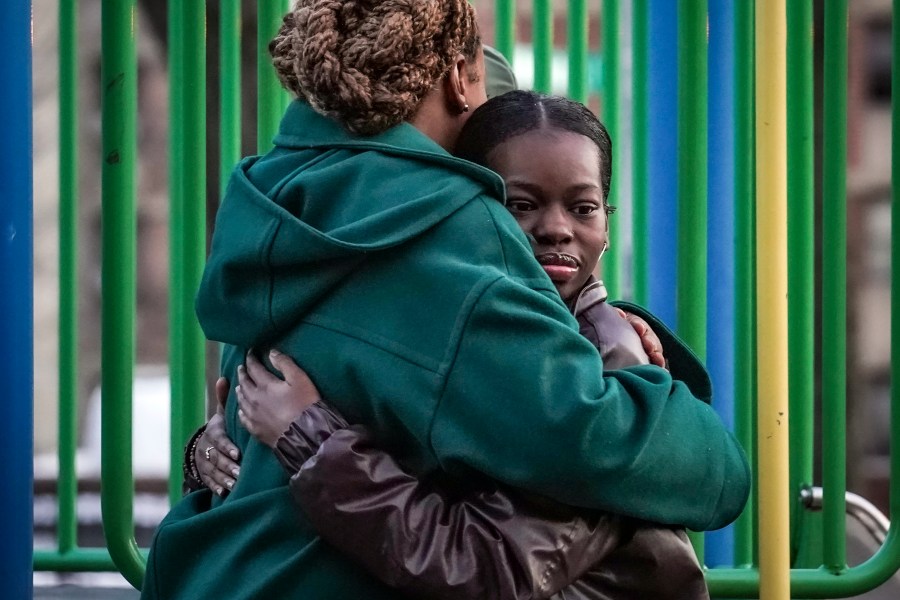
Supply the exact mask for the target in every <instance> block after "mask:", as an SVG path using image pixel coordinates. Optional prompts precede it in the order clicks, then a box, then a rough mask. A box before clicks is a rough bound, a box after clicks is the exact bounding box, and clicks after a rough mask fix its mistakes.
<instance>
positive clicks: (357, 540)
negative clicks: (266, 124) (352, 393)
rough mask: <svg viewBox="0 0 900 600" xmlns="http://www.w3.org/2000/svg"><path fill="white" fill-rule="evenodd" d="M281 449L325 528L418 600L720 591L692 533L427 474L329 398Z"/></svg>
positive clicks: (681, 597)
mask: <svg viewBox="0 0 900 600" xmlns="http://www.w3.org/2000/svg"><path fill="white" fill-rule="evenodd" d="M275 453H276V455H277V456H278V458H279V460H280V461H281V462H282V464H283V465H285V467H286V468H287V469H289V470H290V471H291V472H294V473H295V474H294V476H293V477H292V478H291V492H292V494H293V495H294V498H295V499H296V501H297V503H298V504H299V505H300V506H301V507H302V508H303V509H304V511H305V512H306V513H307V514H308V515H309V518H310V519H311V521H312V522H313V524H314V525H315V527H316V529H317V530H318V531H319V533H320V535H321V536H322V537H323V538H324V539H325V540H326V541H328V542H329V543H331V544H332V545H334V546H336V547H337V548H338V549H339V550H341V552H344V553H345V554H348V555H350V556H351V557H353V558H354V559H355V560H357V561H359V562H360V563H362V564H363V565H364V566H365V567H366V569H367V570H369V571H370V572H371V573H374V574H375V575H377V576H378V577H379V579H381V580H382V581H384V582H385V583H387V584H388V585H391V586H393V587H396V588H397V589H398V590H400V591H402V592H403V593H404V594H406V595H409V596H411V597H415V598H427V599H429V600H472V599H484V600H488V599H490V600H525V599H538V598H552V599H553V600H628V599H634V600H644V599H650V598H652V599H663V600H665V599H671V600H676V599H678V600H690V599H706V598H709V595H708V592H707V590H706V584H705V582H704V579H703V573H702V571H701V569H700V566H699V564H698V563H697V559H696V557H695V556H694V551H693V549H692V547H691V545H690V543H689V541H688V539H687V536H686V535H685V533H684V530H682V529H678V528H673V527H666V526H662V525H656V524H652V523H645V522H641V521H638V520H636V519H631V518H627V517H623V516H620V515H614V514H611V513H606V512H601V511H588V510H585V509H576V508H573V507H568V506H564V505H561V504H559V503H556V502H552V501H549V500H545V499H543V498H538V497H535V496H529V495H525V494H522V493H520V492H518V491H516V490H512V489H510V488H506V487H503V486H501V485H499V484H496V483H492V482H488V481H483V480H481V479H479V480H477V481H476V482H474V483H471V484H470V485H465V487H464V489H462V490H460V489H458V488H459V487H460V485H461V484H459V483H455V484H454V485H444V484H442V483H440V482H435V481H422V480H420V479H418V478H416V477H415V476H413V475H411V474H409V473H408V472H406V471H405V470H404V469H403V468H402V467H401V466H400V465H399V463H398V462H397V461H395V460H394V459H393V457H391V455H389V454H387V453H385V452H384V451H383V450H381V449H379V448H378V447H376V445H375V443H374V440H373V439H372V437H371V436H370V434H369V433H368V432H367V430H366V429H365V428H363V427H360V426H347V424H346V423H345V422H344V421H343V419H342V418H341V417H340V416H338V415H337V414H336V413H334V412H333V411H331V410H330V409H329V408H328V407H326V406H325V405H322V404H317V405H315V406H313V407H311V408H310V409H308V410H307V411H306V412H305V413H304V414H303V416H302V417H301V418H300V419H298V420H297V421H296V422H295V423H294V424H293V425H292V427H291V429H290V430H289V431H288V432H286V433H285V435H284V436H283V437H282V438H281V439H280V440H279V442H278V445H277V447H276V450H275ZM454 488H456V489H454ZM449 490H453V492H450V491H449Z"/></svg>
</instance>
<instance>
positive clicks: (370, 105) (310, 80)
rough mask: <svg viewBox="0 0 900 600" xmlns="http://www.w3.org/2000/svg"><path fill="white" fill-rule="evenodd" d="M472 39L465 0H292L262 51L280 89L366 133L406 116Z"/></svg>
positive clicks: (470, 47)
mask: <svg viewBox="0 0 900 600" xmlns="http://www.w3.org/2000/svg"><path fill="white" fill-rule="evenodd" d="M479 45H480V41H479V38H478V30H477V25H476V22H475V12H474V9H473V8H472V7H471V6H470V5H469V3H468V1H467V0H298V1H297V4H296V5H295V6H294V8H293V10H292V11H291V12H289V13H288V14H287V15H286V16H285V17H284V23H283V24H282V26H281V29H280V30H279V32H278V35H277V36H276V37H275V39H274V40H272V42H271V43H270V44H269V52H270V53H271V55H272V60H273V63H274V65H275V69H276V70H277V72H278V78H279V79H280V80H281V83H282V85H283V86H284V87H285V88H286V89H287V90H288V91H290V92H292V93H294V94H296V95H297V97H299V98H301V99H305V100H306V101H307V102H308V103H309V104H310V105H311V106H312V107H313V108H314V109H315V110H317V111H318V112H320V113H322V114H324V115H327V116H330V117H333V118H335V119H337V120H339V121H340V122H341V123H342V124H343V125H344V126H345V127H346V128H347V129H348V130H350V131H351V132H354V133H358V134H362V135H374V134H376V133H380V132H382V131H384V130H386V129H388V128H390V127H392V126H394V125H397V124H398V123H400V122H402V121H405V120H407V119H408V118H410V117H411V116H412V115H413V114H414V113H415V112H416V109H417V108H418V107H419V103H420V102H421V100H422V99H423V98H424V97H425V95H426V94H427V93H428V92H429V91H430V90H431V89H432V88H433V87H434V85H435V84H436V83H437V82H438V81H440V79H441V78H442V77H443V76H444V75H445V74H446V73H447V72H448V71H449V70H450V67H451V66H452V65H453V61H454V60H455V58H456V56H457V55H458V54H460V53H462V54H463V56H465V57H466V58H467V59H469V60H474V58H475V54H476V52H477V51H478V47H479Z"/></svg>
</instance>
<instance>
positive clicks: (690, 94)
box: [677, 0, 707, 359]
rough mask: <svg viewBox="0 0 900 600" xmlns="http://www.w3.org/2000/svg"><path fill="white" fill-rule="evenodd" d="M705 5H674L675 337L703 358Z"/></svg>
mask: <svg viewBox="0 0 900 600" xmlns="http://www.w3.org/2000/svg"><path fill="white" fill-rule="evenodd" d="M706 5H707V3H706V1H705V0H679V5H678V10H679V12H678V247H679V248H681V249H683V250H687V251H686V252H679V253H678V292H677V294H678V296H677V303H678V308H677V310H678V332H679V334H680V335H681V337H682V338H683V339H684V340H685V341H686V342H687V343H688V345H689V346H691V348H693V350H694V351H695V352H696V353H697V354H698V355H699V356H700V358H701V359H704V358H705V357H706V262H707V261H706V257H707V249H706V220H707V219H706V185H707V181H706V170H707V168H706V159H707V37H706V36H707V34H706V23H707V21H706V13H707V8H706Z"/></svg>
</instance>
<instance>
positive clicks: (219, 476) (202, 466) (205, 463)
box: [194, 434, 240, 496]
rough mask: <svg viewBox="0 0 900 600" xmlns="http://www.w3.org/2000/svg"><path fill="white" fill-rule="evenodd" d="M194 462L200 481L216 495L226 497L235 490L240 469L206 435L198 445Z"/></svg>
mask: <svg viewBox="0 0 900 600" xmlns="http://www.w3.org/2000/svg"><path fill="white" fill-rule="evenodd" d="M194 461H195V464H196V465H197V471H198V472H199V474H200V481H202V482H203V484H204V485H205V486H206V487H208V488H209V489H210V490H212V491H213V492H214V493H216V494H217V495H219V496H224V495H226V494H227V493H228V492H229V491H231V490H232V489H233V488H234V485H235V483H236V480H237V477H238V475H240V467H239V466H238V464H237V463H235V462H234V461H233V460H231V459H230V458H229V457H228V456H227V455H226V453H225V452H223V451H222V450H221V449H220V448H219V447H217V446H216V443H215V442H214V441H213V440H212V439H211V438H210V437H209V436H207V435H206V434H203V435H202V436H201V437H200V440H199V441H198V443H197V450H196V451H195V455H194Z"/></svg>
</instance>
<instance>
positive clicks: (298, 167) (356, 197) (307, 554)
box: [142, 102, 750, 600]
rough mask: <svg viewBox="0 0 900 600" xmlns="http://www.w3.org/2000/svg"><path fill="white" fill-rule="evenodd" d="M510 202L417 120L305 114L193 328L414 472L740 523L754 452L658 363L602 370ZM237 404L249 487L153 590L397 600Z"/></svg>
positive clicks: (235, 433)
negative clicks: (323, 518) (263, 354)
mask: <svg viewBox="0 0 900 600" xmlns="http://www.w3.org/2000/svg"><path fill="white" fill-rule="evenodd" d="M503 196H504V189H503V183H502V180H500V178H499V177H498V176H497V175H496V174H494V173H492V172H491V171H488V170H486V169H483V168H481V167H479V166H477V165H474V164H471V163H468V162H465V161H462V160H459V159H456V158H454V157H452V156H451V155H450V154H448V153H447V152H446V151H444V150H443V149H442V148H440V147H439V146H437V145H436V144H435V143H434V142H433V141H431V140H430V139H428V138H427V137H426V136H424V135H423V134H422V133H420V132H419V131H418V130H417V129H415V128H414V127H412V126H411V125H408V124H402V125H399V126H397V127H395V128H393V129H391V130H389V131H387V132H385V133H383V134H380V135H377V136H374V137H371V138H358V137H353V136H351V135H349V134H348V133H347V132H346V131H345V130H343V129H342V128H341V127H340V126H339V125H338V124H336V123H335V122H333V121H331V120H329V119H326V118H324V117H321V116H319V115H318V114H316V113H315V112H314V111H312V110H311V109H310V108H309V107H308V106H307V105H305V104H303V103H301V102H294V103H293V104H292V105H291V107H290V108H289V109H288V111H287V113H286V115H285V117H284V119H283V121H282V125H281V130H280V133H279V134H278V136H277V137H276V138H275V149H274V150H272V151H271V152H269V153H268V154H267V155H265V156H263V157H261V158H250V159H247V160H245V161H243V162H242V163H241V164H240V165H239V166H238V168H237V169H236V170H235V172H234V174H233V176H232V178H231V182H230V184H229V187H228V190H227V192H226V194H225V198H224V200H223V203H222V206H221V208H220V210H219V215H218V219H217V221H216V227H215V234H214V236H213V244H212V250H211V254H210V257H209V263H208V265H207V268H206V272H205V273H204V276H203V281H202V284H201V288H200V292H199V295H198V297H197V314H198V316H199V318H200V322H201V324H202V326H203V329H204V331H205V332H206V334H207V336H208V337H209V338H210V339H213V340H219V341H222V342H225V343H226V344H227V346H226V351H225V354H224V357H223V374H224V375H225V376H227V377H229V378H230V379H231V380H232V381H234V380H235V378H236V376H235V369H236V367H237V365H238V364H240V362H241V361H242V360H243V358H244V355H245V352H246V350H247V349H248V348H255V349H265V348H268V347H273V346H274V347H277V348H279V349H281V350H282V351H284V352H286V353H288V354H290V355H291V356H293V357H295V358H296V360H297V362H298V363H299V364H300V365H301V366H302V367H303V368H304V369H306V370H307V371H308V372H309V374H310V376H311V377H312V379H313V381H314V382H315V383H316V385H317V386H318V387H319V389H320V390H321V391H322V394H323V397H324V398H326V399H327V400H328V402H329V403H331V404H332V405H334V406H335V407H336V408H337V409H338V410H339V411H340V412H341V413H343V414H344V415H345V416H346V417H347V418H348V420H349V421H351V422H360V423H364V424H366V425H368V426H369V427H371V428H372V429H373V430H374V431H375V432H376V434H377V435H378V437H379V439H380V440H381V442H382V443H383V444H384V446H385V448H386V449H387V450H389V451H390V452H391V453H393V454H394V455H395V456H397V457H398V458H400V459H401V460H402V461H403V463H404V464H405V465H406V466H407V467H409V468H411V469H413V470H414V471H415V472H417V473H421V474H426V473H428V472H430V471H433V470H435V469H444V470H445V471H448V472H450V473H452V474H457V475H459V476H460V477H466V476H467V474H468V475H471V474H473V473H474V472H479V473H482V474H486V475H488V476H489V477H492V478H495V479H497V480H500V481H503V482H505V483H507V484H510V485H512V486H515V487H519V488H524V489H526V490H529V491H531V492H535V493H538V494H543V495H546V496H549V497H552V498H555V499H557V500H559V501H562V502H565V503H569V504H573V505H578V506H584V507H594V508H603V509H608V510H612V511H616V512H620V513H625V514H628V515H633V516H636V517H640V518H644V519H648V520H651V521H657V522H661V523H672V524H680V525H686V526H688V527H691V528H692V529H697V530H706V529H714V528H718V527H722V526H724V525H726V524H727V523H729V522H730V521H731V520H733V519H734V518H735V517H737V515H738V514H739V512H740V511H741V509H742V508H743V506H744V503H745V501H746V499H747V495H748V491H749V485H750V474H749V470H748V467H747V462H746V460H745V457H744V454H743V452H742V450H741V448H740V447H739V445H738V443H737V442H736V441H735V439H734V438H733V437H732V436H731V435H730V434H729V433H728V432H727V431H726V430H725V428H724V427H723V425H722V423H721V422H720V420H719V419H718V417H717V416H716V415H715V414H714V412H713V410H712V409H711V408H710V407H709V405H707V404H706V403H704V402H702V401H700V400H698V399H697V397H696V396H695V395H692V392H691V390H690V389H689V388H688V387H687V385H685V384H684V383H682V382H679V381H673V380H672V378H671V377H670V375H669V374H668V373H667V372H666V371H665V370H663V369H660V368H657V367H653V366H643V367H635V368H630V369H625V370H620V371H612V372H609V373H605V374H603V375H602V376H601V375H599V374H600V373H601V372H602V363H601V360H600V357H599V355H598V353H597V349H596V348H595V347H594V346H593V345H592V344H590V343H589V342H588V341H587V340H585V339H584V338H583V337H582V336H581V335H579V333H578V325H577V323H576V321H575V319H574V318H573V317H572V315H571V314H570V313H569V311H568V310H567V309H566V307H565V306H564V304H563V303H562V301H561V300H560V297H559V295H558V293H557V292H556V290H555V288H554V287H553V284H552V283H551V281H550V279H549V278H548V277H547V275H546V274H545V273H544V272H543V270H542V269H541V268H540V267H539V266H538V264H537V262H536V261H535V260H534V257H533V255H532V251H531V248H530V247H529V244H528V241H527V240H526V238H525V236H524V235H523V233H522V231H521V230H520V229H519V227H518V225H517V224H516V221H515V220H514V219H513V218H512V217H511V216H510V215H509V213H508V212H507V211H506V209H505V208H504V207H503V205H502V203H501V202H499V201H498V199H501V198H503ZM702 393H703V392H702V391H701V392H698V395H701V394H702ZM236 405H237V402H236V401H235V398H234V395H233V391H232V396H231V397H230V398H229V400H228V405H227V427H228V431H229V434H230V435H231V436H232V437H233V438H234V440H235V442H236V444H237V445H238V446H239V447H240V448H241V450H242V453H243V465H242V469H241V476H240V478H239V479H238V482H237V485H236V486H235V488H234V490H233V491H232V492H231V493H230V494H229V495H228V497H227V498H226V499H225V500H224V501H222V500H220V499H218V498H211V496H210V494H209V492H208V491H207V492H196V493H193V494H190V495H188V496H187V497H186V498H185V499H184V500H183V501H182V502H180V503H179V504H178V505H176V506H175V507H174V508H173V509H172V512H171V513H170V514H169V515H168V516H167V517H166V519H165V520H164V521H163V523H162V524H161V525H160V527H159V529H158V531H157V534H156V536H155V538H154V541H153V545H152V548H151V553H150V560H149V563H148V570H147V576H146V580H145V585H144V593H143V596H142V597H143V598H145V599H149V598H165V599H167V600H171V599H177V598H184V599H190V600H197V599H200V598H215V599H217V600H219V599H222V598H260V599H270V598H272V599H279V600H280V599H289V598H304V599H334V600H353V599H362V600H377V599H379V598H395V597H396V594H395V593H394V592H392V590H390V589H387V588H385V587H384V586H383V585H382V584H380V583H379V582H378V581H377V580H376V579H374V578H373V577H371V576H370V575H368V574H366V573H364V572H363V571H362V570H361V569H360V568H359V567H357V566H356V565H354V564H352V563H350V562H349V561H348V560H346V559H344V558H343V557H342V556H339V555H338V554H337V552H336V551H335V550H334V549H332V548H331V547H329V546H327V545H326V544H325V543H324V542H323V541H322V540H321V539H320V538H318V537H317V535H316V533H315V531H313V529H312V527H311V526H310V524H309V522H308V521H307V519H306V518H305V517H304V516H303V514H302V513H301V512H299V510H298V509H297V508H296V507H295V506H294V505H293V503H292V501H291V498H290V494H289V492H288V488H287V478H288V476H287V474H286V473H285V471H284V470H283V468H282V467H281V466H280V464H279V463H278V462H277V460H276V459H275V457H274V456H273V454H272V452H271V451H270V450H269V448H268V447H265V446H263V445H261V444H260V443H258V442H257V441H255V440H253V439H252V438H251V437H250V436H249V435H248V433H247V432H246V431H245V430H244V429H243V428H241V427H240V424H239V422H238V420H237V416H236V410H237V406H236ZM359 543H361V544H363V543H368V544H377V543H378V540H359Z"/></svg>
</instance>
